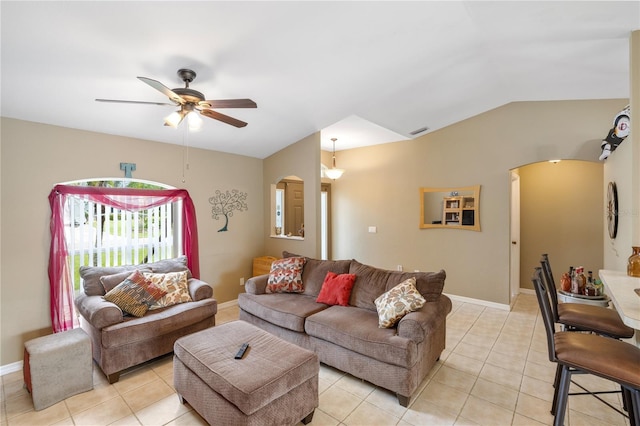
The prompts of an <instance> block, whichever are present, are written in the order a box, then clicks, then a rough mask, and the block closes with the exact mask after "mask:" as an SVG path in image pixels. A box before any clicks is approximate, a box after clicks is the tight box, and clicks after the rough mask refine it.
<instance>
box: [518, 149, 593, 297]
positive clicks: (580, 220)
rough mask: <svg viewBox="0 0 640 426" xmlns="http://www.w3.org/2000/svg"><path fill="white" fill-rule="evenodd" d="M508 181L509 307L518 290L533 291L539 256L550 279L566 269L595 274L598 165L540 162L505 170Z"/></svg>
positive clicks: (578, 161) (567, 161)
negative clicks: (549, 270) (548, 268)
mask: <svg viewBox="0 0 640 426" xmlns="http://www.w3.org/2000/svg"><path fill="white" fill-rule="evenodd" d="M514 175H516V176H517V178H514ZM510 178H511V200H510V204H511V209H510V210H511V212H510V221H511V222H510V223H511V227H510V235H509V244H510V246H511V247H510V256H511V258H510V262H509V265H510V271H509V280H510V281H509V293H510V303H513V300H514V299H515V296H517V294H518V293H519V292H520V291H522V290H523V289H524V291H530V292H533V285H532V283H531V275H532V273H533V268H535V267H536V266H540V257H541V255H542V254H543V253H547V254H549V258H550V260H551V265H552V268H553V271H554V275H558V276H559V275H560V274H561V273H562V272H564V271H565V270H567V269H568V268H569V266H584V267H585V271H589V270H591V271H593V272H594V273H596V274H597V271H598V270H599V269H602V267H603V263H604V254H603V253H604V248H603V247H604V236H605V209H604V189H603V188H604V166H603V163H602V162H592V161H580V160H562V161H560V162H555V163H552V162H549V161H542V162H538V163H532V164H528V165H526V166H522V167H518V168H516V169H513V170H511V171H510ZM516 182H517V185H516ZM514 241H515V242H516V244H513V242H514Z"/></svg>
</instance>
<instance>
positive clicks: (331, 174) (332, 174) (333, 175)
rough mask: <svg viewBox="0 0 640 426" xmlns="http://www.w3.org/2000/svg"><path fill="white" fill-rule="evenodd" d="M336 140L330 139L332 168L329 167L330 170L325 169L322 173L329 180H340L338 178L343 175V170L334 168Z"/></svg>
mask: <svg viewBox="0 0 640 426" xmlns="http://www.w3.org/2000/svg"><path fill="white" fill-rule="evenodd" d="M337 140H338V139H336V138H331V141H332V142H333V157H332V159H333V167H331V168H330V169H327V170H325V171H324V174H325V175H326V176H327V177H328V178H329V179H333V180H336V179H340V176H342V174H343V173H344V169H337V168H336V141H337Z"/></svg>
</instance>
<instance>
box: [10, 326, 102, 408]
mask: <svg viewBox="0 0 640 426" xmlns="http://www.w3.org/2000/svg"><path fill="white" fill-rule="evenodd" d="M23 374H24V382H25V385H26V386H27V390H28V391H29V392H30V393H31V397H32V398H33V406H34V408H35V409H36V410H42V409H44V408H47V407H49V406H51V405H53V404H55V403H57V402H60V401H62V400H63V399H65V398H68V397H70V396H73V395H76V394H78V393H81V392H86V391H88V390H91V389H93V359H92V357H91V340H90V339H89V336H88V335H87V334H86V333H85V332H84V331H82V329H81V328H75V329H73V330H69V331H63V332H60V333H55V334H50V335H48V336H43V337H38V338H36V339H32V340H29V341H28V342H26V343H25V344H24V367H23Z"/></svg>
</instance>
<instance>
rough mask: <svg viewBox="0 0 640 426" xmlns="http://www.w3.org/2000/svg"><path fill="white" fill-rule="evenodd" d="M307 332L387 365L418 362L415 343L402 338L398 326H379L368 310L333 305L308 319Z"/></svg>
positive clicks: (376, 319)
mask: <svg viewBox="0 0 640 426" xmlns="http://www.w3.org/2000/svg"><path fill="white" fill-rule="evenodd" d="M346 324H348V327H347V326H346ZM305 331H306V332H307V334H308V335H310V336H313V337H315V338H318V339H322V340H325V341H327V342H331V343H333V344H336V345H339V346H342V347H344V348H346V349H349V350H352V351H354V352H357V353H359V354H362V355H365V356H368V357H371V358H374V359H376V360H378V361H381V362H384V363H387V364H393V365H398V366H400V367H404V368H409V367H412V366H413V365H414V364H415V363H416V362H417V357H418V349H417V345H416V343H415V342H413V341H412V340H410V339H407V338H404V337H399V336H398V335H397V334H396V330H395V328H378V314H377V313H376V312H372V311H370V310H368V309H361V308H354V307H353V306H338V305H336V306H330V307H328V308H327V309H325V310H323V311H320V312H318V313H316V314H313V315H311V316H310V317H309V318H307V320H306V322H305Z"/></svg>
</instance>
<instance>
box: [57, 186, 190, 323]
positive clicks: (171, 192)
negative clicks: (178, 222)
mask: <svg viewBox="0 0 640 426" xmlns="http://www.w3.org/2000/svg"><path fill="white" fill-rule="evenodd" d="M69 196H79V197H80V196H81V197H82V199H85V200H89V201H92V202H95V203H101V204H104V205H107V206H111V207H115V208H118V209H122V210H127V211H131V212H135V211H140V210H146V209H149V208H152V207H157V206H161V205H164V204H167V203H170V202H174V201H178V200H182V236H183V240H182V251H183V253H184V254H185V255H186V256H187V266H188V267H189V269H190V270H191V273H192V274H193V276H194V277H196V278H199V277H200V263H199V257H198V229H197V224H196V211H195V207H194V205H193V201H192V200H191V197H190V196H189V193H188V192H187V190H186V189H158V190H156V189H133V188H103V187H94V186H70V185H56V186H55V187H54V188H53V190H51V193H50V194H49V204H50V206H51V225H50V230H51V247H50V251H49V287H50V293H51V300H50V306H51V324H52V327H53V332H54V333H57V332H59V331H65V330H69V329H72V328H73V326H74V319H75V314H74V312H73V311H74V306H73V288H72V285H71V271H69V267H68V262H67V255H68V252H67V245H66V242H65V239H64V205H65V201H66V199H67V197H69Z"/></svg>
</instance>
